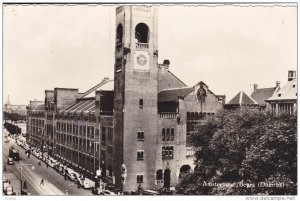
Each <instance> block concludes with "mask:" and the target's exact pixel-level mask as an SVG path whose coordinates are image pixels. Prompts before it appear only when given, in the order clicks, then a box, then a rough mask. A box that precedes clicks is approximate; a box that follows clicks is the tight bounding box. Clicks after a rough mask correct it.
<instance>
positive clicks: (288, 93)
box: [266, 79, 297, 101]
mask: <svg viewBox="0 0 300 201" xmlns="http://www.w3.org/2000/svg"><path fill="white" fill-rule="evenodd" d="M296 94H297V79H293V80H292V81H289V82H288V83H287V84H286V85H284V86H283V87H282V88H281V89H279V90H278V91H276V92H275V93H274V94H273V96H272V97H270V98H268V99H267V100H266V101H283V100H297V95H296Z"/></svg>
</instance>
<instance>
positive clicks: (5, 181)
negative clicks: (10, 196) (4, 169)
mask: <svg viewBox="0 0 300 201" xmlns="http://www.w3.org/2000/svg"><path fill="white" fill-rule="evenodd" d="M2 182H3V184H4V183H8V179H7V178H6V177H5V176H3V179H2Z"/></svg>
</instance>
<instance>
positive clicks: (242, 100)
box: [225, 91, 258, 106]
mask: <svg viewBox="0 0 300 201" xmlns="http://www.w3.org/2000/svg"><path fill="white" fill-rule="evenodd" d="M225 105H240V106H241V105H258V103H257V102H256V101H255V100H254V99H253V98H251V97H249V96H248V95H247V94H246V93H245V92H243V91H240V92H239V93H238V94H237V95H236V96H234V97H233V98H232V99H231V100H230V101H229V102H228V103H227V104H225Z"/></svg>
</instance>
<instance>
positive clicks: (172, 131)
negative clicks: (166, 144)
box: [170, 128, 174, 141]
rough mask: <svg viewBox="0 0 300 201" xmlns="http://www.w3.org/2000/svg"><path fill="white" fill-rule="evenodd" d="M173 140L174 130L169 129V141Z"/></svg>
mask: <svg viewBox="0 0 300 201" xmlns="http://www.w3.org/2000/svg"><path fill="white" fill-rule="evenodd" d="M173 140H174V128H171V135H170V141H173Z"/></svg>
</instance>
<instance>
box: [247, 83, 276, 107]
mask: <svg viewBox="0 0 300 201" xmlns="http://www.w3.org/2000/svg"><path fill="white" fill-rule="evenodd" d="M279 89H280V82H279V81H277V82H276V85H275V86H274V87H269V88H260V89H259V88H258V85H257V84H254V87H253V93H252V94H251V98H253V99H254V100H255V101H256V102H257V103H258V104H259V107H260V109H261V110H269V109H270V104H269V103H268V102H266V101H265V100H267V99H268V98H270V97H271V96H273V95H274V94H275V93H276V92H277V91H278V90H279Z"/></svg>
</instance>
